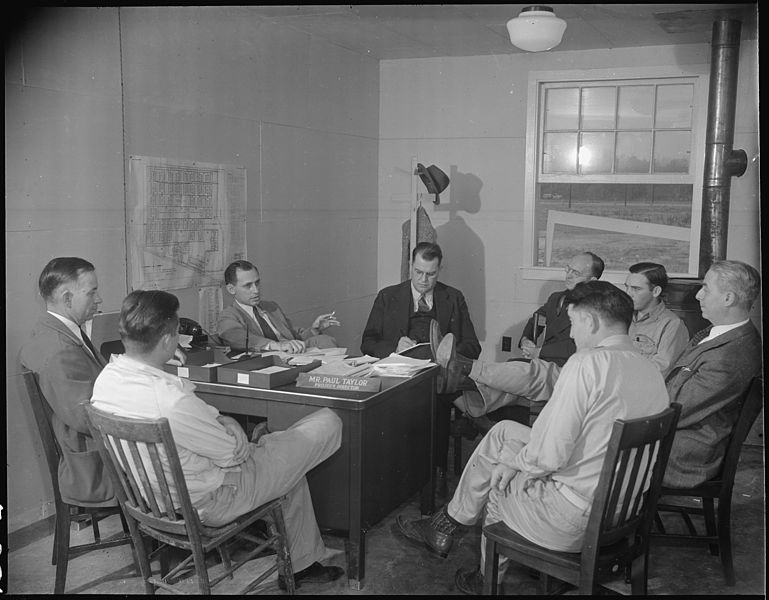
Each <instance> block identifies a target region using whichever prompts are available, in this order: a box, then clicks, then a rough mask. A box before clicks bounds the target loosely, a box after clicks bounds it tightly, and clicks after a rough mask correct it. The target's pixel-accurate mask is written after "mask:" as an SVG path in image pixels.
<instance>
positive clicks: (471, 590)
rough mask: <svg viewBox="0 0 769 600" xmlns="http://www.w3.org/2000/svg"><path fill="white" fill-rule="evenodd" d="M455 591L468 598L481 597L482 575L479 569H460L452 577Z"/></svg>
mask: <svg viewBox="0 0 769 600" xmlns="http://www.w3.org/2000/svg"><path fill="white" fill-rule="evenodd" d="M454 583H455V584H456V586H457V589H458V590H459V591H460V592H462V593H463V594H467V595H468V596H481V595H483V575H481V568H480V567H470V568H468V567H461V568H459V569H457V574H456V575H455V576H454Z"/></svg>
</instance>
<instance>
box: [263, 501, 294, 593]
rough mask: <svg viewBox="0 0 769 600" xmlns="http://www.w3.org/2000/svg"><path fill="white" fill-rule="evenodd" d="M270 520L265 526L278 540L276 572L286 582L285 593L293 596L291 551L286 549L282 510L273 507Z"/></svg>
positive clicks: (286, 540)
mask: <svg viewBox="0 0 769 600" xmlns="http://www.w3.org/2000/svg"><path fill="white" fill-rule="evenodd" d="M270 514H271V515H272V518H271V519H269V520H268V522H267V526H268V527H269V529H270V533H271V534H273V533H277V535H278V540H277V546H276V548H275V554H276V557H277V561H278V572H279V573H282V574H283V579H284V581H285V582H286V592H287V593H288V594H294V592H295V591H296V584H295V582H294V567H293V565H292V564H291V550H290V549H289V547H288V535H287V534H286V522H285V520H284V519H283V509H282V508H281V507H280V506H275V507H273V509H272V510H271V511H270Z"/></svg>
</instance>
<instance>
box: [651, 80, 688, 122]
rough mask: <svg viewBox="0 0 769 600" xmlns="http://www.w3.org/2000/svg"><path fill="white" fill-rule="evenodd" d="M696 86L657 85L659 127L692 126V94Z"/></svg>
mask: <svg viewBox="0 0 769 600" xmlns="http://www.w3.org/2000/svg"><path fill="white" fill-rule="evenodd" d="M693 93H694V86H692V85H690V84H686V85H680V84H679V85H660V86H658V87H657V123H656V126H657V127H662V128H681V127H691V126H692V94H693Z"/></svg>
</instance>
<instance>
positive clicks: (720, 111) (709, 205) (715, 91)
mask: <svg viewBox="0 0 769 600" xmlns="http://www.w3.org/2000/svg"><path fill="white" fill-rule="evenodd" d="M741 25H742V23H741V22H740V21H738V20H735V19H721V20H718V21H715V22H714V23H713V41H712V53H711V61H710V63H711V66H710V90H709V94H708V120H707V131H706V137H705V169H704V176H703V184H702V229H701V231H700V268H699V276H700V277H704V276H705V273H706V272H707V270H708V269H709V268H710V265H711V264H713V262H714V261H716V260H722V259H724V258H726V238H727V234H728V229H729V191H730V187H731V177H733V176H736V177H739V176H741V175H742V174H743V173H744V172H745V169H746V168H747V165H748V156H747V154H746V152H745V151H744V150H734V149H733V148H732V144H733V143H734V109H735V105H736V98H737V72H738V70H739V57H740V28H741Z"/></svg>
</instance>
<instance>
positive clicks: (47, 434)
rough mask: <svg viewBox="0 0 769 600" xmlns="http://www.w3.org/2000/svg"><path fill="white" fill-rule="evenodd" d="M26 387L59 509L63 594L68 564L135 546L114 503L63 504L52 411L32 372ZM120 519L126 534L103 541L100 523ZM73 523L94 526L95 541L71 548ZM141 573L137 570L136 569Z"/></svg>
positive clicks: (56, 553) (57, 548)
mask: <svg viewBox="0 0 769 600" xmlns="http://www.w3.org/2000/svg"><path fill="white" fill-rule="evenodd" d="M22 376H23V378H24V384H25V385H26V388H27V395H28V396H29V402H30V404H31V405H32V412H33V413H34V415H35V421H36V423H37V429H38V432H39V433H40V440H41V441H42V443H43V452H44V453H45V459H46V462H47V463H48V472H49V474H50V476H51V485H52V487H53V499H54V505H55V507H56V521H55V526H54V534H53V551H52V553H51V564H52V565H56V580H55V582H54V588H53V593H54V594H63V593H64V586H65V584H66V580H67V567H68V565H69V561H70V560H71V559H73V558H75V557H77V556H80V555H81V554H84V553H86V552H90V551H92V550H98V549H101V548H109V547H112V546H119V545H122V544H129V543H132V539H131V536H130V534H129V532H128V525H127V524H126V521H125V517H123V513H122V512H121V510H120V507H119V506H118V505H117V501H116V502H115V506H108V507H99V508H93V507H85V506H80V505H77V504H71V503H69V502H64V500H62V498H61V492H60V490H59V461H60V459H61V449H60V448H59V443H58V441H57V440H56V437H55V435H54V433H53V427H52V425H51V414H52V412H53V411H52V409H51V407H50V406H49V404H48V401H47V400H46V399H45V397H44V396H43V392H42V391H41V390H40V385H39V384H38V381H37V376H36V375H35V374H34V373H33V372H32V371H24V373H23V374H22ZM116 514H117V515H120V520H121V521H122V523H123V533H122V534H117V535H115V536H112V537H110V538H108V539H102V538H101V532H100V531H99V521H100V520H101V519H104V518H106V517H109V516H112V515H116ZM72 523H78V524H83V525H88V524H90V525H91V529H92V531H93V539H94V541H93V542H91V543H87V544H79V545H76V546H70V526H71V524H72ZM137 572H138V568H137Z"/></svg>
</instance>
